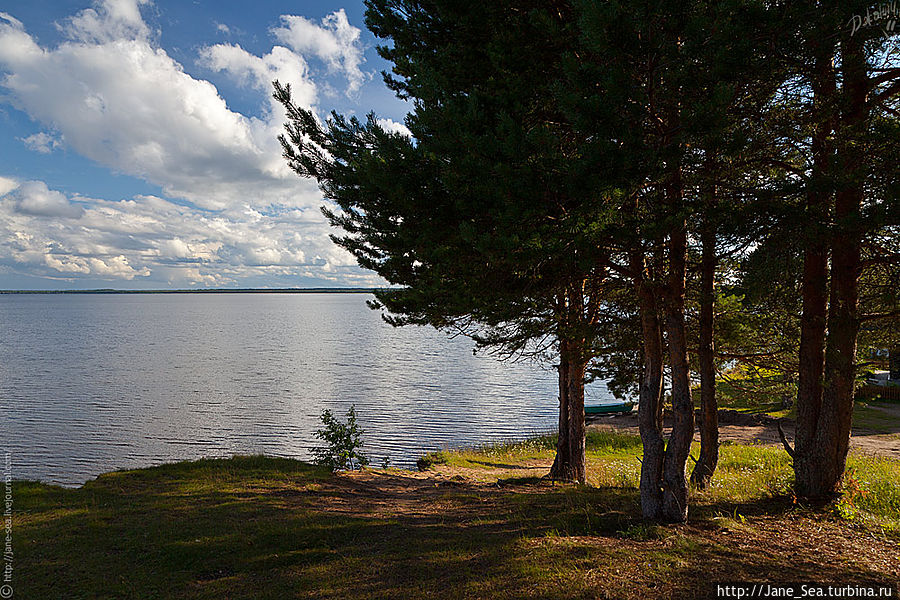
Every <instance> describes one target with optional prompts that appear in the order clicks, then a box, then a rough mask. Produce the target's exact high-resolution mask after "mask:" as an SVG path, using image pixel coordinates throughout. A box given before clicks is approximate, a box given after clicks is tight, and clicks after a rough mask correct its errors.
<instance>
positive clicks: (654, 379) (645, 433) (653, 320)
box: [631, 253, 666, 520]
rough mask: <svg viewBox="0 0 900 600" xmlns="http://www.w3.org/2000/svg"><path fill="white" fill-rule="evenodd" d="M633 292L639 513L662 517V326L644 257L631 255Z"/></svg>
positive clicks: (663, 443)
mask: <svg viewBox="0 0 900 600" xmlns="http://www.w3.org/2000/svg"><path fill="white" fill-rule="evenodd" d="M631 269H632V271H633V272H634V273H635V292H636V294H637V297H638V303H639V310H640V317H641V337H642V345H643V350H644V366H643V374H642V376H641V386H640V399H639V402H638V426H639V430H640V434H641V443H642V445H643V449H644V456H643V458H642V460H641V484H640V492H641V514H642V515H643V516H644V518H645V519H653V520H658V519H660V518H662V505H663V496H662V469H663V458H664V456H665V448H666V443H665V439H664V438H663V432H662V408H663V403H662V373H663V342H662V327H661V325H660V322H659V309H658V307H657V303H656V296H655V294H654V293H653V290H652V287H651V286H650V284H649V282H648V281H647V280H646V277H645V275H644V271H645V268H644V259H643V257H642V256H640V255H639V254H638V253H632V255H631Z"/></svg>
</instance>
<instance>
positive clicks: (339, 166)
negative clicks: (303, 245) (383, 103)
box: [275, 0, 900, 522]
mask: <svg viewBox="0 0 900 600" xmlns="http://www.w3.org/2000/svg"><path fill="white" fill-rule="evenodd" d="M852 4H853V6H850V5H846V4H845V3H839V2H833V1H828V2H806V1H805V0H803V1H800V2H797V3H770V2H741V3H731V4H728V3H711V4H710V3H703V4H698V3H696V2H688V1H679V2H667V3H640V2H638V3H630V4H617V3H598V2H590V1H580V0H578V1H568V0H562V1H560V2H553V3H547V2H542V1H537V0H536V1H533V2H532V1H526V2H524V3H523V2H507V1H505V0H502V1H501V0H498V1H497V2H492V3H487V4H485V3H483V2H474V1H472V0H452V1H451V0H434V1H433V2H429V3H421V2H416V1H414V0H390V1H388V0H368V1H367V7H368V12H367V24H368V26H369V27H370V29H371V30H372V31H373V33H375V35H376V36H378V37H380V38H383V39H386V40H390V41H391V43H390V44H388V45H386V46H383V47H381V48H379V53H380V54H381V56H382V57H383V58H384V59H386V60H388V61H390V62H392V63H393V67H392V73H391V74H386V75H385V82H386V84H387V85H388V87H389V88H390V89H392V90H393V91H394V92H395V93H397V95H398V96H400V97H402V98H405V99H408V100H412V102H411V106H412V107H413V110H412V112H410V114H409V115H407V118H406V121H405V124H406V126H407V128H408V130H409V132H410V134H411V135H410V136H406V135H401V134H396V133H391V132H388V131H386V130H385V129H384V128H383V127H382V126H381V125H380V124H379V122H378V119H376V118H375V115H370V116H369V118H368V119H366V120H365V121H362V120H359V119H356V118H345V117H343V116H340V115H333V116H332V118H331V119H329V120H326V121H324V122H323V121H322V120H320V119H319V118H318V117H317V115H315V114H314V113H313V112H312V111H311V110H308V109H304V108H301V107H298V106H296V105H294V104H293V103H292V102H291V98H290V90H289V89H288V88H287V87H286V86H281V85H280V84H278V83H277V82H276V84H275V90H276V91H275V96H276V98H277V99H278V100H279V101H281V102H282V104H284V106H285V108H286V111H287V115H288V119H289V123H288V124H287V125H286V135H285V136H282V137H281V142H282V146H283V150H284V156H285V158H286V159H287V161H288V163H289V165H290V166H291V168H293V169H294V170H295V171H296V172H297V173H299V174H300V175H302V176H304V177H312V178H315V179H316V180H317V181H318V182H319V184H320V187H321V189H322V190H323V193H324V194H325V196H326V197H327V198H328V199H330V200H332V201H333V205H331V207H330V208H325V209H323V211H324V212H325V215H326V216H327V218H328V219H329V221H330V222H331V224H332V225H334V226H336V227H339V228H341V229H342V230H343V233H342V234H341V235H340V236H334V237H333V238H332V239H334V241H335V242H336V243H337V244H338V245H340V246H341V247H343V248H344V249H346V250H347V251H349V252H350V253H351V254H353V255H354V256H355V257H356V258H357V261H358V262H359V264H360V265H361V266H362V267H364V268H366V269H370V270H373V271H375V272H376V273H378V274H379V275H380V276H381V277H383V278H384V279H385V280H386V281H388V282H389V283H390V284H391V285H392V287H390V288H389V289H384V290H380V291H378V292H377V294H376V297H377V299H378V302H377V303H376V304H377V307H378V308H383V309H384V310H385V312H386V316H385V318H386V320H388V322H389V323H391V324H393V325H405V324H417V325H424V324H428V325H433V326H435V327H438V328H441V329H445V330H452V331H454V332H455V333H463V334H464V335H470V336H471V337H472V338H473V339H475V340H476V341H477V342H478V343H479V344H481V345H484V346H492V347H495V348H500V349H501V350H500V352H501V353H508V354H516V353H522V352H528V351H529V350H531V351H533V352H535V353H536V355H540V356H545V355H546V353H547V352H549V350H550V349H551V348H554V349H556V350H558V356H559V365H558V373H557V376H558V387H559V420H558V427H559V429H558V441H557V452H556V458H555V460H554V463H553V466H552V468H551V470H550V476H551V477H553V478H556V479H560V480H567V481H576V482H584V481H585V479H586V475H587V473H586V464H585V463H586V461H585V415H584V399H585V380H586V374H587V372H588V370H589V369H594V368H595V367H596V366H597V365H596V362H595V361H596V360H597V359H598V357H600V356H601V355H600V353H601V352H605V351H606V350H607V349H611V353H612V355H613V356H615V357H617V360H620V362H628V359H625V360H621V359H619V358H618V357H621V356H623V355H629V354H630V355H631V356H630V360H631V364H632V365H634V366H636V363H638V361H640V363H641V364H640V366H641V371H640V375H639V377H637V378H638V379H639V381H637V382H634V379H635V378H636V375H635V373H634V369H633V368H631V366H630V365H629V368H621V371H623V372H626V374H625V375H624V376H623V377H622V379H626V380H629V381H631V382H632V383H636V384H637V387H638V390H639V391H638V393H639V407H638V420H639V426H640V427H639V428H640V436H641V441H642V444H643V457H642V464H641V476H640V498H641V507H642V508H641V510H642V513H643V515H644V516H645V517H647V518H650V519H655V520H660V521H668V522H680V521H684V520H685V519H686V518H687V515H688V504H689V485H688V478H687V477H686V472H687V466H688V465H687V460H688V457H689V456H690V448H691V443H692V440H693V436H694V432H695V406H694V398H693V396H692V372H691V369H692V366H693V369H694V372H695V373H696V375H697V378H698V380H699V384H700V392H699V396H700V403H699V404H700V407H699V408H700V413H699V414H700V416H699V429H700V453H699V455H698V457H697V458H696V461H695V465H694V468H693V472H692V473H691V476H690V481H691V482H692V483H693V484H694V485H696V486H699V487H702V486H705V485H708V484H709V483H710V481H711V480H712V479H713V478H714V476H715V471H716V467H717V463H718V458H719V436H718V412H717V402H716V392H715V386H716V365H717V364H718V361H719V360H721V359H722V358H724V356H725V355H724V354H723V355H722V356H719V355H717V346H720V347H722V346H725V347H726V349H727V341H725V342H724V343H721V342H722V340H723V337H721V336H722V335H723V334H722V333H721V332H722V331H726V330H727V329H728V327H727V325H728V322H727V321H725V320H723V321H721V322H719V323H717V321H716V319H717V313H716V307H717V293H718V292H717V288H716V275H717V271H718V270H720V269H722V273H720V274H721V275H723V276H722V277H721V278H720V281H721V282H722V284H721V287H722V289H725V288H726V287H728V286H731V287H732V288H734V286H733V284H732V283H731V282H733V281H734V280H736V279H738V278H739V277H738V276H737V275H738V274H742V275H747V273H748V272H749V268H747V267H745V266H743V265H742V264H740V265H739V264H738V263H740V262H741V261H742V260H743V259H745V258H748V257H750V258H752V256H753V255H754V253H755V252H756V251H757V250H758V249H763V250H766V249H767V245H769V246H771V248H774V252H772V254H778V253H781V254H784V255H787V256H789V257H790V259H791V260H792V261H794V262H791V266H790V268H788V269H787V270H784V271H780V272H778V276H780V277H781V279H780V280H779V281H778V282H777V283H784V284H785V285H784V287H786V288H788V289H791V290H793V289H794V286H795V285H796V284H797V283H799V286H800V290H801V296H802V299H801V301H802V306H801V307H800V308H799V310H798V309H797V307H796V306H789V307H787V308H784V309H783V313H782V314H785V315H786V316H785V317H784V319H783V322H786V323H788V326H787V327H785V328H784V330H785V331H786V333H785V332H778V333H774V334H773V333H770V332H768V331H766V330H765V328H764V327H759V326H757V329H758V330H759V331H755V332H754V333H753V335H751V336H750V337H752V343H755V342H756V341H757V340H759V339H763V340H765V341H766V343H767V344H768V340H770V339H771V338H772V337H777V338H778V342H779V343H772V344H770V345H771V346H776V347H778V348H780V349H779V350H777V351H778V352H781V353H782V354H781V355H780V356H783V355H784V354H785V353H786V351H785V350H783V348H784V347H787V346H791V352H793V351H794V347H796V346H797V345H799V356H797V355H794V356H795V357H796V358H797V367H796V369H797V370H796V371H792V369H793V364H792V363H791V361H790V360H787V361H783V362H782V363H781V364H780V366H778V367H777V368H778V369H782V368H784V370H785V371H791V373H790V374H791V375H793V373H794V372H796V373H797V375H798V379H797V384H798V392H797V393H798V400H797V427H796V437H795V442H794V447H793V448H791V447H790V444H789V442H788V440H787V439H786V438H785V440H784V442H785V446H786V447H788V448H789V451H790V452H791V453H792V455H793V459H794V469H795V474H796V490H797V493H798V495H800V496H802V497H805V498H816V499H819V498H823V499H824V498H830V497H833V496H834V495H835V494H836V493H838V492H839V489H840V484H841V478H842V476H843V472H844V469H845V465H846V456H847V448H848V443H849V435H850V425H851V412H852V407H853V405H852V401H853V393H854V383H855V376H856V363H857V360H856V353H857V338H858V334H859V332H860V323H861V322H862V321H863V319H864V318H866V317H865V315H860V296H861V294H860V277H861V273H862V271H863V267H864V263H865V261H864V260H863V253H864V251H866V252H870V249H869V248H870V246H867V245H866V243H867V242H868V241H871V239H872V237H873V236H875V235H876V232H877V231H879V228H882V229H889V228H890V227H897V223H896V222H891V221H890V219H891V218H893V217H890V216H888V217H884V216H878V217H877V218H874V219H871V218H870V216H871V214H872V213H873V212H879V211H880V213H886V214H888V215H890V214H893V213H891V212H890V211H887V210H882V208H883V207H880V208H879V211H873V210H872V206H873V204H876V205H877V204H878V203H881V204H882V205H888V204H890V203H891V202H895V203H896V189H897V180H900V174H897V173H895V172H894V171H891V173H889V174H888V175H886V176H881V175H875V174H873V171H874V168H873V165H874V164H875V163H874V162H873V158H872V156H876V157H877V158H878V159H879V160H880V161H881V162H880V163H878V164H879V165H881V167H885V166H886V165H888V163H890V164H891V165H893V166H887V167H886V168H887V169H894V170H897V169H896V165H895V164H894V163H895V162H896V161H894V163H892V162H891V161H890V160H888V158H889V155H890V154H891V153H893V154H896V153H897V146H900V144H897V143H895V140H893V138H891V136H893V137H894V138H896V137H897V134H896V132H897V131H898V125H897V122H898V115H900V106H897V96H898V95H900V68H897V67H896V66H895V65H896V62H895V63H892V66H891V67H890V68H880V67H881V66H882V65H879V68H877V69H876V68H875V67H874V66H873V65H874V62H875V58H876V57H880V56H881V54H885V52H884V50H885V44H884V39H883V38H882V37H879V36H880V35H881V34H880V33H879V32H877V31H875V30H874V29H872V28H870V29H869V30H866V31H860V32H852V33H851V32H850V30H849V29H848V28H847V27H846V24H847V22H848V19H850V18H851V17H852V16H853V15H854V14H856V13H857V12H858V11H859V10H860V9H861V7H863V4H862V3H858V2H853V3H852ZM863 8H864V7H863ZM863 12H864V11H863ZM513 47H514V48H516V52H515V53H511V52H510V51H509V49H510V48H513ZM879 60H881V59H880V58H879ZM887 102H890V103H891V104H890V106H886V105H885V103H887ZM879 119H880V120H881V121H879ZM876 122H878V123H880V125H878V126H879V127H880V129H878V133H879V135H880V136H882V137H884V138H888V141H887V142H885V141H883V140H882V141H880V142H878V143H880V144H884V146H883V148H881V149H875V150H872V149H871V148H870V145H871V144H872V143H873V142H872V139H873V134H872V128H873V127H874V124H875V123H876ZM879 139H880V138H879ZM885 148H886V149H887V150H885ZM879 153H880V154H879ZM878 177H881V180H879V181H878V182H874V183H877V185H873V179H877V178H878ZM873 189H875V190H876V191H874V192H873ZM623 203H624V207H623ZM798 213H802V214H800V215H798ZM880 213H879V214H880ZM892 231H893V230H892ZM798 233H802V234H803V235H797V234H798ZM877 235H880V234H877ZM717 252H721V257H722V260H721V264H720V260H719V255H718V254H717ZM729 253H731V254H729ZM772 254H765V253H764V252H763V253H762V254H761V255H762V256H771V255H772ZM698 255H699V260H698V259H697V257H698ZM726 256H730V258H729V259H727V260H726V259H725V257H726ZM801 259H802V263H803V264H802V272H801V273H797V272H796V269H795V268H794V264H795V263H796V261H798V260H801ZM600 265H603V266H602V268H601V267H600ZM607 269H608V270H609V271H610V272H611V273H615V275H611V276H609V277H607V273H606V270H607ZM725 269H730V270H731V271H730V272H731V273H732V274H734V276H731V277H726V276H724V274H725ZM798 278H799V282H798V281H797V279H798ZM748 279H749V280H750V281H751V283H752V282H753V278H752V277H748ZM607 280H609V285H608V286H607ZM761 287H765V286H760V285H759V284H758V283H757V284H756V286H755V288H761ZM610 290H611V291H610ZM869 295H871V294H869ZM737 296H738V294H737V293H735V294H733V295H731V296H726V295H725V294H724V293H723V294H722V297H721V300H722V304H721V306H723V307H727V306H731V307H733V306H735V301H734V299H735V298H736V297H737ZM863 296H866V294H863ZM770 297H776V295H775V294H773V295H772V296H770ZM791 300H794V299H793V298H792V299H791ZM728 302H732V303H731V304H728ZM741 302H743V300H741ZM788 304H790V302H788ZM758 306H759V305H757V306H750V307H749V308H748V309H746V314H750V313H751V312H753V311H754V310H755V309H756V308H757V307H758ZM744 309H745V307H744V306H743V305H741V307H740V310H736V313H737V314H739V315H740V314H744V313H741V312H740V311H741V310H744ZM604 311H606V313H605V314H606V315H607V316H604V317H603V319H606V321H603V322H604V323H620V322H621V323H626V325H621V328H622V329H623V330H626V333H625V334H623V335H619V333H618V332H616V333H615V334H608V332H606V331H603V327H604V326H605V325H603V326H601V325H600V324H599V323H600V322H601V320H602V319H600V318H599V317H598V314H599V313H602V312H604ZM887 312H888V313H890V312H891V311H887ZM898 313H900V311H898ZM754 314H758V313H754ZM609 315H612V316H609ZM798 319H799V330H800V331H799V336H798V337H799V339H798V337H797V336H796V335H795V327H797V324H796V323H797V320H798ZM618 326H619V325H610V328H611V329H612V328H615V327H618ZM784 339H787V340H788V342H787V343H783V344H782V343H780V342H781V341H782V340H784ZM547 340H550V342H548V341H547ZM607 342H611V343H613V344H619V345H618V346H616V347H613V348H610V347H609V345H607V346H606V347H604V344H607ZM768 349H769V348H767V350H768ZM742 350H744V351H747V348H746V346H742ZM760 354H765V353H760ZM692 358H693V359H695V361H694V362H692V361H691V359H692ZM601 362H602V361H601ZM785 364H787V365H789V366H787V367H783V365H785ZM666 367H668V372H669V375H670V378H671V419H672V430H671V433H670V434H669V436H668V439H666V437H665V435H664V430H663V414H664V402H665V394H664V385H663V382H664V373H665V372H666Z"/></svg>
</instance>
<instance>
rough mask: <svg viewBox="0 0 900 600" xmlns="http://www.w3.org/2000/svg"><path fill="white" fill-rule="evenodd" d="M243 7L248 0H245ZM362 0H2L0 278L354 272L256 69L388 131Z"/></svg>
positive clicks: (3, 283)
mask: <svg viewBox="0 0 900 600" xmlns="http://www.w3.org/2000/svg"><path fill="white" fill-rule="evenodd" d="M248 7H249V8H248ZM364 11H365V7H364V6H363V4H362V2H361V1H360V2H354V3H349V4H337V3H331V2H284V1H281V2H279V1H273V0H257V1H255V2H253V3H247V2H223V1H212V0H194V1H185V0H154V1H149V0H96V1H94V2H91V0H81V1H70V0H66V1H56V2H34V1H33V0H6V1H5V2H4V3H3V6H2V8H0V131H2V132H3V134H2V135H0V289H88V288H121V289H156V288H189V287H295V286H300V287H304V286H366V285H377V284H380V283H382V282H381V281H380V280H379V279H377V278H376V277H375V276H374V275H373V274H371V273H369V272H366V271H363V270H361V269H359V268H358V267H357V266H356V264H355V262H354V261H353V259H352V257H350V256H349V255H348V254H347V253H345V252H344V251H342V250H340V249H339V248H337V247H335V246H334V245H333V244H332V243H331V242H330V240H329V239H328V233H329V227H328V225H327V223H326V222H325V220H324V218H323V217H322V215H321V212H320V210H319V208H320V206H321V205H322V204H323V202H324V201H323V199H322V197H321V194H320V193H319V191H318V189H317V188H316V185H315V184H314V182H310V181H304V180H301V179H300V178H298V177H297V176H296V175H295V174H294V173H292V172H290V171H289V170H288V169H287V167H286V165H285V164H284V161H283V159H282V158H281V153H280V148H279V146H278V143H277V140H276V136H277V135H278V134H279V133H280V131H281V127H282V124H283V121H284V115H283V112H282V111H281V107H280V106H278V105H277V104H275V103H274V101H272V99H271V80H272V79H276V78H277V79H280V80H282V81H287V82H290V83H292V87H293V89H294V91H295V100H296V101H297V102H298V103H300V104H303V105H305V106H307V107H310V108H312V109H313V110H315V111H316V112H317V113H318V114H319V115H321V116H326V115H327V114H328V113H329V112H330V111H332V110H337V111H338V112H341V113H345V114H359V115H363V114H366V113H368V112H370V111H374V112H375V113H376V114H377V115H378V117H379V118H380V119H384V123H385V125H387V126H389V127H392V128H395V129H397V130H399V131H402V130H403V126H402V123H403V118H404V115H405V114H406V111H407V110H408V105H407V104H406V103H404V102H401V101H400V100H398V99H396V98H395V97H394V96H393V94H392V93H391V92H390V91H389V90H388V89H387V88H386V87H385V86H384V83H383V82H382V77H381V74H380V73H381V71H383V70H387V69H389V68H390V65H389V64H387V63H385V62H384V61H383V60H381V58H380V57H378V55H377V53H376V51H375V46H376V45H377V44H378V43H379V41H378V40H376V39H375V37H374V36H373V35H372V34H371V33H370V32H369V31H368V30H366V28H365V23H364Z"/></svg>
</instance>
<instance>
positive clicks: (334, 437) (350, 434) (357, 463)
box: [311, 406, 369, 471]
mask: <svg viewBox="0 0 900 600" xmlns="http://www.w3.org/2000/svg"><path fill="white" fill-rule="evenodd" d="M320 418H321V420H322V424H323V425H324V426H325V427H324V429H319V430H317V431H316V434H315V435H316V438H318V439H320V440H322V441H323V442H325V443H326V444H327V446H317V447H315V448H311V451H312V453H313V457H314V459H313V460H314V462H315V463H316V464H317V465H321V466H324V467H328V468H330V469H331V470H332V471H347V470H351V469H361V468H362V467H364V466H366V465H367V464H369V459H368V458H366V455H365V454H363V453H362V452H361V451H360V448H362V441H361V440H360V437H361V436H362V429H360V427H359V425H358V424H357V423H356V407H354V406H351V407H350V410H348V411H347V422H346V423H341V422H340V421H339V420H338V419H337V418H336V417H335V416H334V414H332V412H331V411H330V410H327V409H326V410H324V411H322V416H321V417H320Z"/></svg>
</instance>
